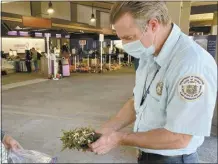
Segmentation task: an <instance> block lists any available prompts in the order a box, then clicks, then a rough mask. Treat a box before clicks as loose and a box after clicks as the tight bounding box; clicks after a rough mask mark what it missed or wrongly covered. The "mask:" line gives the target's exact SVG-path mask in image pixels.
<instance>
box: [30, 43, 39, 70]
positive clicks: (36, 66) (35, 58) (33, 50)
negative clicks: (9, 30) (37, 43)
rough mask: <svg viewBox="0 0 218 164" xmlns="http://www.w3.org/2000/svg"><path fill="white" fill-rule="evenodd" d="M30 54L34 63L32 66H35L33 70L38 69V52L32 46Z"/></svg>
mask: <svg viewBox="0 0 218 164" xmlns="http://www.w3.org/2000/svg"><path fill="white" fill-rule="evenodd" d="M30 52H31V56H32V60H33V63H34V67H35V70H34V71H35V72H37V71H38V54H37V51H36V49H35V48H34V47H33V48H32V49H31V50H30Z"/></svg>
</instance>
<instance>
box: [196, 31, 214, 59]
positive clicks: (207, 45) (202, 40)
mask: <svg viewBox="0 0 218 164" xmlns="http://www.w3.org/2000/svg"><path fill="white" fill-rule="evenodd" d="M216 37H217V36H216V35H208V36H206V35H196V36H194V37H193V40H194V41H195V42H196V43H198V44H199V45H200V46H201V47H203V48H204V49H205V50H206V51H207V52H209V53H210V54H211V55H212V56H213V57H214V58H215V55H216V39H217V38H216Z"/></svg>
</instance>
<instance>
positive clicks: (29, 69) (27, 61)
mask: <svg viewBox="0 0 218 164" xmlns="http://www.w3.org/2000/svg"><path fill="white" fill-rule="evenodd" d="M25 59H26V61H25V63H26V68H27V72H28V73H31V72H32V67H31V60H32V56H31V53H30V50H26V57H25Z"/></svg>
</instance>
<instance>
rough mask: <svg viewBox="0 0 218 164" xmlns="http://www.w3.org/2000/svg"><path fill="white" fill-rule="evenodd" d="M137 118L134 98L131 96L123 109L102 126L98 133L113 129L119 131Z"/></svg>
mask: <svg viewBox="0 0 218 164" xmlns="http://www.w3.org/2000/svg"><path fill="white" fill-rule="evenodd" d="M135 119H136V113H135V109H134V100H133V98H131V99H130V100H128V101H127V102H126V103H125V105H124V106H123V107H122V109H121V110H120V111H119V112H118V113H117V115H116V116H115V117H113V118H112V119H110V120H109V121H107V122H106V123H105V124H104V125H103V126H102V128H101V129H100V130H99V131H97V132H98V133H101V134H105V133H110V132H113V131H118V130H120V129H122V128H124V127H126V126H128V125H129V124H131V123H133V122H134V121H135Z"/></svg>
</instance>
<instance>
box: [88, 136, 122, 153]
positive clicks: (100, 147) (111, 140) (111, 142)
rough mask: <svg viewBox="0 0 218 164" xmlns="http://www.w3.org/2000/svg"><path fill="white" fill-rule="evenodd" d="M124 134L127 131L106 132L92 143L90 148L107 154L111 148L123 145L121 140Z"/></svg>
mask: <svg viewBox="0 0 218 164" xmlns="http://www.w3.org/2000/svg"><path fill="white" fill-rule="evenodd" d="M124 136H125V133H122V132H112V133H108V134H105V135H103V136H102V137H101V138H100V139H98V140H97V141H96V142H94V143H93V144H91V145H90V148H91V150H92V151H93V152H95V153H96V154H106V153H108V152H109V151H110V150H111V149H113V148H116V147H117V146H119V145H121V141H122V138H123V137H124Z"/></svg>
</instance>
